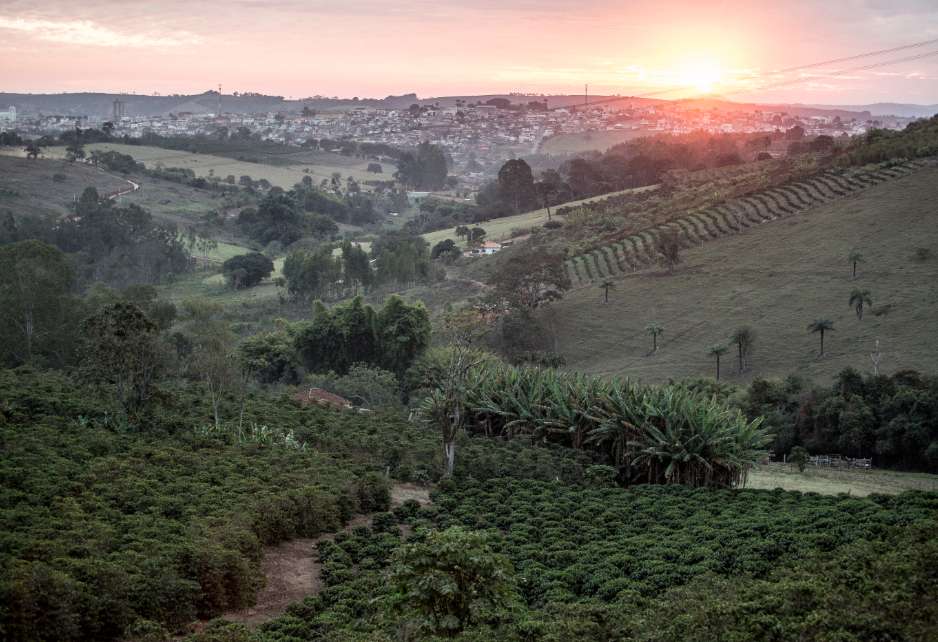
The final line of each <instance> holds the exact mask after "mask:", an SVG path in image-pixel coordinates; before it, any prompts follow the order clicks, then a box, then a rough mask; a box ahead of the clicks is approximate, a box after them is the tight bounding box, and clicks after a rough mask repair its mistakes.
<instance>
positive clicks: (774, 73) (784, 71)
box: [551, 38, 938, 111]
mask: <svg viewBox="0 0 938 642" xmlns="http://www.w3.org/2000/svg"><path fill="white" fill-rule="evenodd" d="M934 44H938V38H933V39H931V40H922V41H920V42H913V43H911V44H907V45H900V46H898V47H890V48H889V49H878V50H875V51H866V52H862V53H858V54H854V55H852V56H844V57H841V58H831V59H829V60H822V61H819V62H812V63H808V64H806V65H796V66H794V67H785V68H782V69H778V70H776V71H769V72H766V73H765V74H756V73H753V74H749V75H748V76H742V77H739V78H736V79H735V80H736V82H745V81H747V80H758V79H760V78H762V77H763V76H779V75H782V74H788V73H793V72H796V71H804V70H806V69H817V68H819V67H826V66H828V65H835V64H838V63H841V62H849V61H851V60H860V59H862V58H873V57H876V56H882V55H885V54H889V53H896V52H898V51H906V50H908V49H918V48H921V47H926V46H929V45H934ZM931 55H934V53H927V54H924V55H917V56H910V57H908V58H901V59H898V60H893V61H888V62H883V63H874V65H873V66H871V67H869V68H870V69H872V68H875V67H878V66H885V65H887V64H898V63H900V62H908V61H911V60H919V59H921V58H927V57H929V56H931ZM866 69H867V67H860V68H857V69H853V70H852V71H864V70H866ZM844 73H849V71H848V72H844ZM801 81H802V79H800V78H799V79H795V80H791V81H784V82H786V83H789V82H791V83H794V82H801ZM688 89H694V87H693V86H692V85H685V86H678V87H669V88H667V89H658V90H656V91H651V92H645V93H642V94H636V95H634V96H616V97H613V98H604V99H602V100H594V101H593V103H592V104H593V105H601V104H607V103H616V102H621V101H624V100H634V99H636V98H653V97H655V96H661V95H665V94H670V93H674V92H677V91H686V90H688ZM742 91H745V90H742ZM734 93H740V92H729V93H725V94H721V95H733V94H734ZM557 109H564V108H563V107H554V108H553V109H551V111H554V110H557Z"/></svg>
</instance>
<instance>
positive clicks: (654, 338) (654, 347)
mask: <svg viewBox="0 0 938 642" xmlns="http://www.w3.org/2000/svg"><path fill="white" fill-rule="evenodd" d="M645 332H647V333H648V334H650V335H651V351H652V352H658V335H659V334H661V333H663V332H664V328H662V327H661V326H660V325H658V324H657V323H655V322H651V323H649V324H648V325H646V326H645Z"/></svg>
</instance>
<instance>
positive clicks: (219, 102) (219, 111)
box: [215, 83, 221, 118]
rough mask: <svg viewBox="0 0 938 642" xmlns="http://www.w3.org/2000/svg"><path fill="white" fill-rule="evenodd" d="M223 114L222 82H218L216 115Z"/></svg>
mask: <svg viewBox="0 0 938 642" xmlns="http://www.w3.org/2000/svg"><path fill="white" fill-rule="evenodd" d="M219 116H221V83H218V109H216V110H215V117H216V118H218V117H219Z"/></svg>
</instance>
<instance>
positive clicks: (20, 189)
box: [0, 154, 128, 216]
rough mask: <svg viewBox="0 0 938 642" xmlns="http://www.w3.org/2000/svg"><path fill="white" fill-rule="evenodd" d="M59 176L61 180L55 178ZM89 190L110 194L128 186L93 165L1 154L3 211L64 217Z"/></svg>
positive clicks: (0, 189)
mask: <svg viewBox="0 0 938 642" xmlns="http://www.w3.org/2000/svg"><path fill="white" fill-rule="evenodd" d="M56 175H58V180H56V179H54V178H53V177H54V176H56ZM86 187H94V188H96V189H97V190H98V191H99V192H100V193H102V194H107V193H109V192H114V191H117V190H120V189H125V188H127V187H128V184H127V182H126V181H124V180H123V179H121V178H118V177H116V176H110V175H108V174H105V173H104V172H100V171H98V170H96V169H95V168H94V167H91V166H90V165H83V164H81V163H69V162H66V161H61V160H42V159H40V160H26V159H25V158H17V157H14V156H12V155H4V154H0V209H9V210H11V211H13V212H17V213H21V214H27V213H29V214H51V215H54V216H64V215H66V214H69V213H70V212H71V209H70V208H71V205H72V203H74V202H75V200H77V199H78V197H79V196H81V193H82V191H84V189H85V188H86Z"/></svg>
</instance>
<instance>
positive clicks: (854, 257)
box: [847, 250, 863, 278]
mask: <svg viewBox="0 0 938 642" xmlns="http://www.w3.org/2000/svg"><path fill="white" fill-rule="evenodd" d="M847 260H848V261H850V263H851V264H852V265H853V278H857V263H862V262H863V255H862V254H860V251H859V250H850V254H848V255H847Z"/></svg>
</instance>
